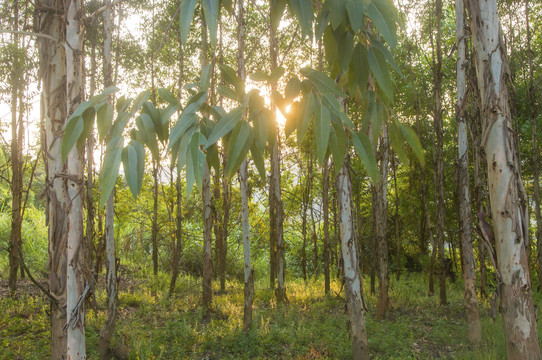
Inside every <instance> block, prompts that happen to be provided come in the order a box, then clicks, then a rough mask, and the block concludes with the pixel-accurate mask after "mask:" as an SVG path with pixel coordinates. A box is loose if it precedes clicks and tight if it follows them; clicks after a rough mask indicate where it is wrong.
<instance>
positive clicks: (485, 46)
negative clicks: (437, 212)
mask: <svg viewBox="0 0 542 360" xmlns="http://www.w3.org/2000/svg"><path fill="white" fill-rule="evenodd" d="M469 10H470V15H471V31H472V43H473V47H474V50H475V59H476V70H477V79H478V88H479V91H480V96H481V114H482V145H483V147H484V150H485V154H486V161H487V167H488V183H489V196H490V202H491V215H492V219H493V234H494V237H495V239H494V240H495V248H496V249H495V250H496V256H497V266H498V272H499V278H500V279H499V281H500V284H499V290H500V296H501V312H502V317H503V325H504V333H505V339H506V349H507V355H508V359H511V360H515V359H541V358H542V356H541V353H540V343H539V338H538V329H537V325H536V316H535V310H534V303H533V298H532V290H531V277H530V271H529V263H528V259H527V251H526V248H525V244H526V243H527V242H528V237H529V221H528V216H527V209H526V207H525V206H524V204H523V202H521V201H520V200H521V199H520V196H521V195H520V193H521V192H522V191H523V183H522V180H521V177H520V164H519V159H518V156H517V154H516V152H515V144H514V136H513V133H512V131H511V130H510V129H511V127H512V119H511V114H510V97H509V94H508V89H507V85H506V79H508V75H509V74H508V67H507V58H506V53H505V52H504V46H503V43H502V34H501V33H500V24H499V18H498V14H497V3H496V1H495V0H487V1H482V2H480V1H479V0H472V1H470V2H469Z"/></svg>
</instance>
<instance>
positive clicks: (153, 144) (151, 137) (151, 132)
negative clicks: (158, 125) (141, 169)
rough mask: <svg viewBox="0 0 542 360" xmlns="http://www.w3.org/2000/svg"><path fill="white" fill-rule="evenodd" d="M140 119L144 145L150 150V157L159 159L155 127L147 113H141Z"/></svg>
mask: <svg viewBox="0 0 542 360" xmlns="http://www.w3.org/2000/svg"><path fill="white" fill-rule="evenodd" d="M141 121H142V124H143V126H144V129H145V130H144V131H145V132H146V140H147V141H146V145H147V146H148V148H149V150H150V151H151V154H152V157H153V159H155V160H159V159H160V150H159V149H158V142H157V141H156V129H155V128H154V123H153V121H152V120H151V117H150V116H149V115H148V114H145V113H143V114H141Z"/></svg>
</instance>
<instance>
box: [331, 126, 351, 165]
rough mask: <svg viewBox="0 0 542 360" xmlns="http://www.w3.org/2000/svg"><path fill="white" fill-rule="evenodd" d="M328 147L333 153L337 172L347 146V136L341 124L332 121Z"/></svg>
mask: <svg viewBox="0 0 542 360" xmlns="http://www.w3.org/2000/svg"><path fill="white" fill-rule="evenodd" d="M329 148H330V150H331V153H332V154H333V163H334V164H335V171H336V173H337V174H338V173H339V171H340V170H341V167H342V165H343V161H344V157H345V156H346V150H347V148H348V137H347V136H346V132H345V131H344V127H343V126H342V125H339V124H336V123H332V128H331V132H330V135H329Z"/></svg>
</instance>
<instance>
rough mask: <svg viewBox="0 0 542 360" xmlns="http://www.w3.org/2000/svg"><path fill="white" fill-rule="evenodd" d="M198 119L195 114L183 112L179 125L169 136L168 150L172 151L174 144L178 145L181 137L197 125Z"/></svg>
mask: <svg viewBox="0 0 542 360" xmlns="http://www.w3.org/2000/svg"><path fill="white" fill-rule="evenodd" d="M197 121H198V117H197V115H196V114H194V113H193V112H183V113H182V114H181V117H180V118H179V120H178V121H177V123H176V124H175V125H174V126H173V128H172V129H171V132H170V134H169V144H168V148H167V150H168V151H169V150H171V148H172V147H173V145H174V144H176V143H177V142H178V141H179V140H180V138H181V136H183V135H184V133H185V132H186V130H188V129H189V128H190V127H191V126H192V125H194V124H196V122H197Z"/></svg>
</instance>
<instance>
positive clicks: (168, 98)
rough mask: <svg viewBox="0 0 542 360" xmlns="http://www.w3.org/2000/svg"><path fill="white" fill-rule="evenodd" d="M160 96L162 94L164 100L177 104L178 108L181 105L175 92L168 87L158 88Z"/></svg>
mask: <svg viewBox="0 0 542 360" xmlns="http://www.w3.org/2000/svg"><path fill="white" fill-rule="evenodd" d="M158 96H160V98H161V99H162V100H164V101H165V102H167V103H169V104H171V105H176V106H177V107H178V108H180V107H181V103H180V102H179V100H178V99H177V97H176V96H175V95H173V93H172V92H171V91H169V90H168V89H164V88H160V89H158Z"/></svg>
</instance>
